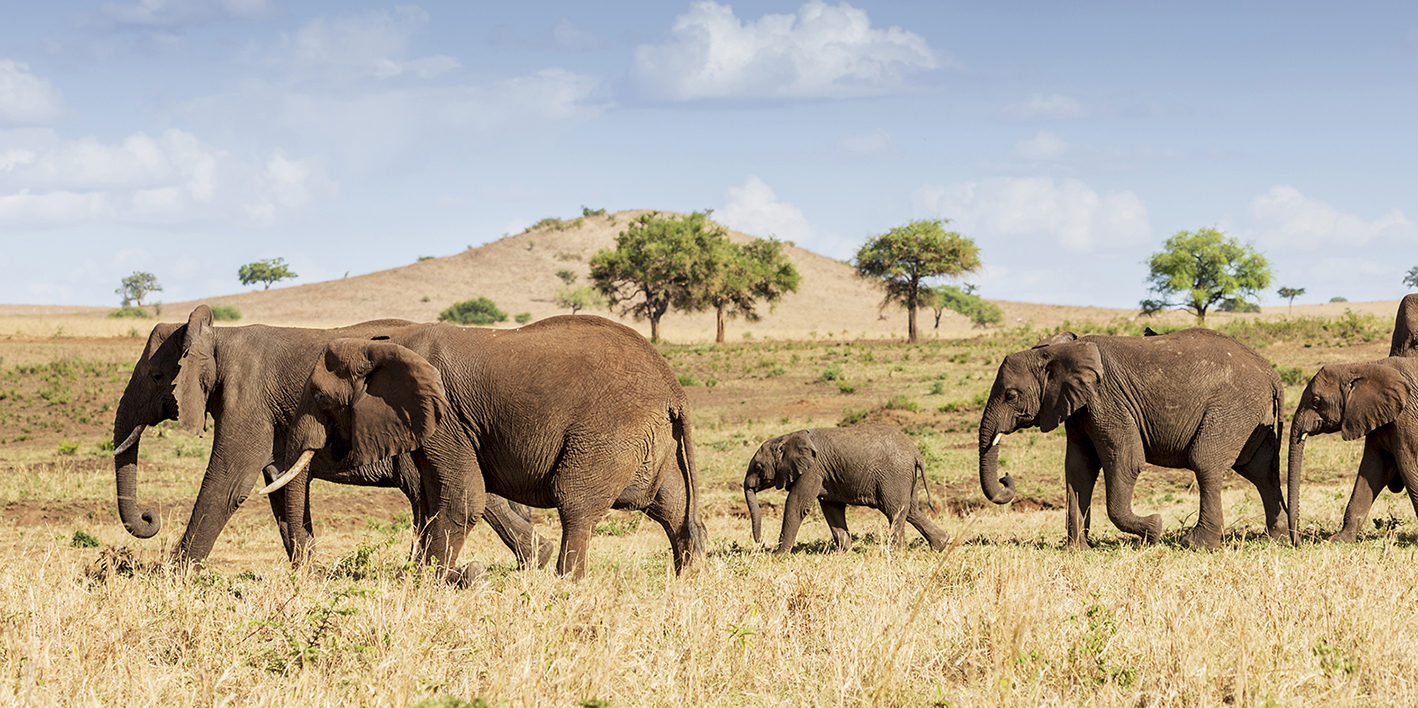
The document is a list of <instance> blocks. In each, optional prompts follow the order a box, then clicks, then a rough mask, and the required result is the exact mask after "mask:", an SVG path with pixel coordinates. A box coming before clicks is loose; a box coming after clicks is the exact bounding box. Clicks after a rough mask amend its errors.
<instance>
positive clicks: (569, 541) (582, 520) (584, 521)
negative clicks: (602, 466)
mask: <svg viewBox="0 0 1418 708" xmlns="http://www.w3.org/2000/svg"><path fill="white" fill-rule="evenodd" d="M557 511H558V512H559V514H560V516H561V554H560V555H559V556H558V557H557V559H556V572H557V574H559V575H570V576H571V577H572V578H575V579H576V580H580V579H581V578H584V577H586V560H587V558H586V554H587V553H588V552H589V550H590V548H591V531H592V530H593V529H595V527H596V521H597V520H598V519H600V518H601V516H603V515H604V514H605V511H610V506H609V505H607V506H606V509H605V511H602V512H601V514H600V515H590V514H578V513H575V512H567V511H565V510H562V509H558V510H557Z"/></svg>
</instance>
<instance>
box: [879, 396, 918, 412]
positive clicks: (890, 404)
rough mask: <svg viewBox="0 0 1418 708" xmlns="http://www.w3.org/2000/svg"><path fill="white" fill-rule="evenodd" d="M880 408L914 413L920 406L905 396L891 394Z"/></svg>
mask: <svg viewBox="0 0 1418 708" xmlns="http://www.w3.org/2000/svg"><path fill="white" fill-rule="evenodd" d="M882 408H885V409H887V410H898V411H911V412H912V413H915V412H916V411H919V410H920V409H921V406H920V405H919V404H917V403H916V402H915V401H913V400H911V399H910V398H907V397H906V396H892V398H891V400H889V401H887V402H886V404H885V405H883V406H882Z"/></svg>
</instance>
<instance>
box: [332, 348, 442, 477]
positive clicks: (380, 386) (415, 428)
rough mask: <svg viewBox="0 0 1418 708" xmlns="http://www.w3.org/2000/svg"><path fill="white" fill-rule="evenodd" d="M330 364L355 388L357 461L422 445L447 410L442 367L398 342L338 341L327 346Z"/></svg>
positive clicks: (352, 404) (354, 447) (354, 454)
mask: <svg viewBox="0 0 1418 708" xmlns="http://www.w3.org/2000/svg"><path fill="white" fill-rule="evenodd" d="M324 363H325V366H326V368H327V369H328V370H329V371H330V373H332V374H334V375H336V376H339V377H340V378H343V379H346V380H347V382H348V383H347V385H348V387H349V389H348V390H350V391H352V393H351V396H350V399H349V404H348V405H349V412H350V417H349V420H350V430H349V435H350V455H351V457H350V463H351V464H353V465H367V464H369V463H372V462H375V461H378V460H382V459H384V458H387V457H393V456H395V455H398V454H401V453H405V452H411V451H413V450H415V449H417V448H418V447H420V446H422V445H423V444H424V442H426V441H427V440H428V438H429V437H430V436H431V435H433V433H434V431H435V430H437V429H438V424H439V422H440V421H441V420H442V418H443V416H444V415H445V414H446V412H447V406H448V402H447V401H448V399H447V396H446V394H445V392H444V389H443V379H442V377H441V376H439V374H438V370H437V369H435V368H434V367H433V365H432V364H430V363H428V361H427V360H425V359H424V358H423V357H421V356H419V355H418V354H415V353H414V352H413V351H411V350H409V349H407V348H405V347H401V346H399V345H398V344H394V343H392V342H385V341H364V340H337V341H335V342H331V343H330V344H329V345H328V346H327V347H326V356H325V362H324ZM332 364H333V366H332Z"/></svg>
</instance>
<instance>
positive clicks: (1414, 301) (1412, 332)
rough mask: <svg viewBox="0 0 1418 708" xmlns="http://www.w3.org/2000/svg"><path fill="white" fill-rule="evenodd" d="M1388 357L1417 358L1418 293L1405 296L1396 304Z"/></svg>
mask: <svg viewBox="0 0 1418 708" xmlns="http://www.w3.org/2000/svg"><path fill="white" fill-rule="evenodd" d="M1388 355H1389V356H1402V357H1418V293H1413V294H1411V295H1406V296H1404V298H1403V299H1402V300H1400V301H1399V303H1398V314H1397V315H1396V316H1395V317H1394V318H1393V343H1392V344H1390V345H1389V348H1388Z"/></svg>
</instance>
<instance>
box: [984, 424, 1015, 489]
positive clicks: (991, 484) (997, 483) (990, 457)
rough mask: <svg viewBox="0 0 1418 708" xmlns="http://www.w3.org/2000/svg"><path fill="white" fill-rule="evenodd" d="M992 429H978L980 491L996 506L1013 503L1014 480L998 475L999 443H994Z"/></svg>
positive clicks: (994, 436) (1007, 476) (1006, 475)
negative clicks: (1001, 477)
mask: <svg viewBox="0 0 1418 708" xmlns="http://www.w3.org/2000/svg"><path fill="white" fill-rule="evenodd" d="M995 438H996V435H995V432H994V430H993V429H988V428H985V427H983V426H982V427H981V428H980V490H981V491H983V492H984V493H985V497H986V498H987V499H989V500H990V501H992V502H994V503H996V504H1008V503H1010V502H1012V501H1014V478H1013V477H1010V476H1009V475H1008V474H1005V476H1004V478H1003V479H1000V478H999V477H998V476H996V475H998V474H999V443H997V442H996V441H995Z"/></svg>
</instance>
